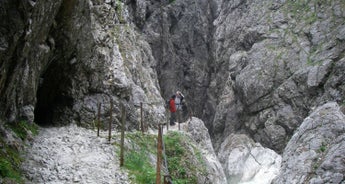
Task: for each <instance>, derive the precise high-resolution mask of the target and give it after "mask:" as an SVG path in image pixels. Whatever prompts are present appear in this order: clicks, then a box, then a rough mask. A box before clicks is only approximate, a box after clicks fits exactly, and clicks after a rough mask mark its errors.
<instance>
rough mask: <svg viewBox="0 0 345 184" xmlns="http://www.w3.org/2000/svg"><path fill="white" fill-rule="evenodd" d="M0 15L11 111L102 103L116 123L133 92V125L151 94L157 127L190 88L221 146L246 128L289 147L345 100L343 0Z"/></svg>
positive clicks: (54, 120) (5, 106)
mask: <svg viewBox="0 0 345 184" xmlns="http://www.w3.org/2000/svg"><path fill="white" fill-rule="evenodd" d="M0 17H1V19H0V118H1V119H3V121H4V122H13V121H18V120H22V119H24V120H27V121H28V122H32V121H35V122H37V123H39V124H41V125H63V124H69V123H71V122H76V123H77V124H80V125H83V126H92V125H93V121H94V119H95V117H96V114H97V104H98V103H101V104H102V105H101V118H102V121H103V122H106V121H107V120H109V118H110V115H113V117H114V118H113V119H115V121H114V124H116V122H118V119H119V117H118V115H119V114H120V113H119V112H120V109H121V104H124V107H125V108H126V109H127V111H128V115H127V119H128V122H129V123H128V127H129V128H130V129H132V128H135V127H137V124H138V118H139V114H140V110H139V108H138V106H139V104H140V102H143V103H144V117H145V119H146V122H148V123H149V124H150V125H149V126H152V127H154V126H155V124H157V123H159V122H162V121H163V118H164V107H163V104H164V100H163V99H166V98H168V97H169V96H170V95H171V94H172V93H174V92H175V91H176V90H181V91H182V92H183V93H184V94H185V96H186V102H187V104H188V107H189V108H188V109H189V111H190V112H192V113H193V114H194V115H195V116H197V117H199V118H201V119H202V120H203V121H204V122H205V124H206V126H207V128H208V131H209V133H210V134H211V138H212V141H213V143H214V147H215V150H216V152H218V151H219V149H220V148H221V145H222V143H223V142H224V141H225V140H226V139H227V137H228V136H229V135H231V134H233V133H237V134H238V133H243V134H247V135H248V136H249V137H250V138H251V139H253V140H254V141H256V142H260V144H261V145H262V146H264V147H269V148H271V149H273V150H275V151H277V152H279V153H282V152H283V150H284V148H285V146H286V144H287V143H288V142H289V140H290V138H291V136H292V135H293V133H294V132H295V130H296V129H297V128H298V127H299V126H300V125H301V123H302V122H303V120H304V119H305V118H306V117H307V116H308V115H309V114H310V112H311V111H312V109H314V108H317V107H319V106H321V105H323V104H325V103H327V102H329V101H334V102H337V103H338V104H340V105H342V106H343V105H344V103H345V99H344V96H345V82H344V81H345V73H344V71H345V56H344V53H345V51H344V50H345V24H344V18H345V3H344V1H343V0H332V1H324V0H310V1H307V0H295V1H286V0H264V1H262V0H252V1H247V0H226V1H225V0H198V1H195V0H169V1H168V0H166V1H165V0H164V1H163V0H162V1H153V0H135V1H134V0H56V1H54V2H47V1H42V0H41V1H33V0H3V1H1V2H0ZM111 101H112V102H113V109H114V111H113V112H110V104H111ZM115 128H116V126H115ZM315 181H316V180H315Z"/></svg>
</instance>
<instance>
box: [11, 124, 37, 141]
mask: <svg viewBox="0 0 345 184" xmlns="http://www.w3.org/2000/svg"><path fill="white" fill-rule="evenodd" d="M6 125H7V127H8V128H10V129H11V130H12V131H13V132H14V133H15V134H16V135H17V136H18V137H19V138H21V139H22V140H25V139H26V138H27V136H28V131H30V132H31V133H32V134H33V135H37V134H38V126H37V125H36V124H34V123H32V124H29V123H27V122H26V121H19V122H15V123H7V124H6Z"/></svg>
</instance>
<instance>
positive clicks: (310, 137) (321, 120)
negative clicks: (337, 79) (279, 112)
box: [273, 102, 345, 184]
mask: <svg viewBox="0 0 345 184" xmlns="http://www.w3.org/2000/svg"><path fill="white" fill-rule="evenodd" d="M344 133H345V115H344V114H343V113H342V112H341V111H340V107H339V106H338V105H337V103H334V102H330V103H327V104H325V105H323V106H321V107H318V108H317V109H315V111H313V112H312V113H311V114H310V116H308V117H307V118H306V119H305V120H304V121H303V123H302V125H301V126H300V127H299V128H298V129H297V130H296V133H295V134H294V135H293V136H292V138H291V140H290V141H289V143H288V144H287V146H286V148H285V150H284V153H283V162H282V163H283V164H282V168H281V172H280V174H279V176H278V177H277V178H276V179H275V180H274V182H273V183H276V184H278V183H279V184H280V183H315V184H316V183H344V181H345V175H344V173H345V164H344V162H345V155H344V153H345V136H344V135H345V134H344Z"/></svg>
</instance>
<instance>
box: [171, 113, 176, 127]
mask: <svg viewBox="0 0 345 184" xmlns="http://www.w3.org/2000/svg"><path fill="white" fill-rule="evenodd" d="M175 121H176V112H170V125H173V124H175Z"/></svg>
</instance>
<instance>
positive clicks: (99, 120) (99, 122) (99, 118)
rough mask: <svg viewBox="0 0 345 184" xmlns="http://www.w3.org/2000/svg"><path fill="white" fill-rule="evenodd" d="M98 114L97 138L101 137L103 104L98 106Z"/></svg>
mask: <svg viewBox="0 0 345 184" xmlns="http://www.w3.org/2000/svg"><path fill="white" fill-rule="evenodd" d="M97 106H98V112H97V137H99V128H100V126H101V103H98V104H97Z"/></svg>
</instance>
